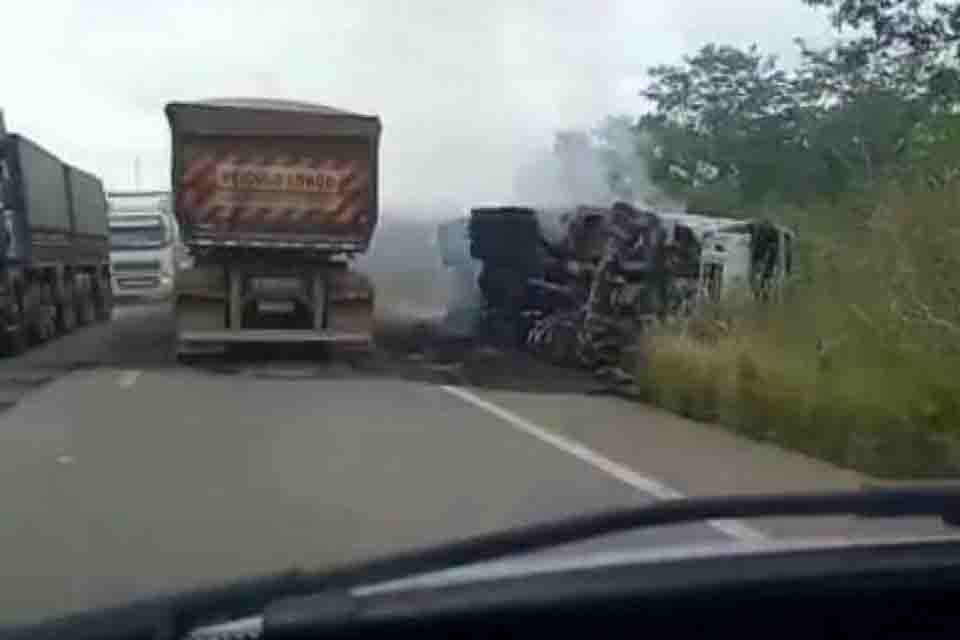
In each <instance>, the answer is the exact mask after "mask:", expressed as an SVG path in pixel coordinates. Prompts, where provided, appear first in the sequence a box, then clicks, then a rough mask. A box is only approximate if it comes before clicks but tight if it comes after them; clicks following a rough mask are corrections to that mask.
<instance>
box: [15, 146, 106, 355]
mask: <svg viewBox="0 0 960 640" xmlns="http://www.w3.org/2000/svg"><path fill="white" fill-rule="evenodd" d="M112 304H113V300H112V296H111V292H110V246H109V232H108V227H107V199H106V196H105V194H104V190H103V184H102V183H101V181H100V179H99V178H97V177H95V176H93V175H91V174H89V173H86V172H84V171H81V170H80V169H77V168H76V167H72V166H70V165H68V164H65V163H63V162H62V161H60V159H59V158H57V157H56V156H55V155H53V154H52V153H50V152H48V151H46V150H45V149H43V148H42V147H40V146H39V145H38V144H36V143H34V142H32V141H31V140H29V139H28V138H26V137H24V136H22V135H18V134H16V133H5V132H4V131H3V130H0V350H2V352H3V353H5V354H13V353H17V352H19V351H21V350H23V349H24V348H25V347H26V346H27V345H28V344H30V343H34V342H41V341H44V340H47V339H49V338H51V337H53V336H54V335H56V334H58V333H67V332H70V331H72V330H73V329H74V328H75V327H76V326H77V325H83V324H89V323H92V322H94V321H96V320H98V319H101V320H102V319H107V318H109V317H110V313H111V309H112Z"/></svg>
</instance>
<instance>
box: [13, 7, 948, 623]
mask: <svg viewBox="0 0 960 640" xmlns="http://www.w3.org/2000/svg"><path fill="white" fill-rule="evenodd" d="M67 4H69V6H67ZM48 5H49V3H22V6H18V10H17V12H15V13H16V20H15V21H14V22H15V25H13V26H15V28H7V29H5V30H4V35H3V42H4V45H5V51H9V52H16V56H17V58H18V59H20V58H22V59H23V60H24V61H26V60H29V61H30V64H7V65H4V70H3V74H2V76H3V84H2V86H4V87H8V86H9V87H17V90H16V91H9V92H4V96H3V97H4V101H3V105H2V106H3V110H4V111H3V113H4V115H5V118H6V125H5V126H6V129H7V130H8V133H9V134H11V135H9V136H5V137H4V139H3V150H4V163H5V164H4V166H5V167H6V169H5V171H4V174H5V177H6V179H7V184H8V186H7V188H5V189H4V190H3V191H4V194H3V195H4V203H3V205H4V206H5V207H6V209H7V213H6V214H5V223H4V229H5V230H4V231H3V233H0V236H2V237H0V248H2V245H3V244H4V243H5V242H6V241H7V240H9V244H10V246H12V247H14V248H16V249H17V251H16V254H17V255H18V256H22V257H21V258H18V259H17V260H16V261H15V264H14V263H13V262H9V261H8V262H7V263H5V264H6V266H7V267H9V268H8V269H7V270H6V271H4V276H3V278H0V338H3V339H2V340H0V356H2V357H0V364H2V366H0V469H2V471H3V479H2V482H0V550H2V555H3V561H2V563H0V566H2V569H3V570H2V572H0V627H2V626H3V624H4V623H5V622H6V620H5V618H8V617H9V618H10V619H26V618H38V617H44V616H49V615H54V614H55V613H58V612H62V611H66V610H75V609H83V608H90V607H98V606H106V605H112V604H117V603H119V602H120V601H122V600H127V599H129V598H133V597H136V596H140V595H147V594H154V593H158V592H161V591H176V590H179V589H184V588H189V587H194V586H198V585H212V584H221V583H223V582H225V581H228V580H231V579H234V578H241V577H248V576H252V575H258V574H262V573H268V572H274V571H279V570H283V569H287V568H290V567H304V568H309V569H323V568H330V567H333V566H338V565H341V564H346V563H350V562H353V561H360V560H369V559H372V558H375V557H381V556H387V555H391V554H395V553H398V552H400V551H409V550H413V549H417V548H426V547H430V546H431V545H436V544H440V543H444V542H450V541H452V540H457V539H461V538H464V537H467V536H471V535H476V534H479V533H486V532H491V531H495V530H500V529H505V528H511V527H519V526H523V525H529V524H533V523H541V522H548V521H552V520H555V519H558V518H561V517H566V516H582V515H584V514H587V513H591V512H593V511H597V510H602V509H611V508H616V507H623V506H636V505H645V504H656V503H659V502H661V501H663V500H667V499H674V498H683V497H705V496H714V495H717V494H724V495H727V494H732V495H735V496H742V495H748V494H757V493H764V494H771V493H772V494H775V495H783V494H787V493H793V492H813V491H816V492H837V491H844V490H853V489H857V488H859V487H863V486H866V485H876V484H886V483H890V484H894V485H897V486H899V485H900V484H902V483H916V482H924V483H936V482H942V481H950V480H956V479H958V478H960V377H958V376H957V373H958V372H960V251H958V247H960V244H958V239H960V214H958V205H957V194H958V186H960V170H958V167H960V164H958V158H960V71H958V70H960V60H958V55H957V45H958V43H960V2H957V1H950V2H932V1H931V2H914V1H912V0H764V1H760V0H752V1H747V0H743V1H734V2H717V1H716V0H669V1H668V0H647V1H646V2H636V1H631V0H605V1H604V2H600V3H575V2H560V1H559V0H557V1H555V2H526V1H524V0H495V1H494V2H489V3H449V2H448V3H440V2H439V1H438V0H422V1H421V2H417V3H407V2H404V3H387V2H374V1H373V0H356V2H349V3H324V9H323V13H322V16H321V19H317V17H318V16H317V10H316V9H315V7H314V6H313V4H311V3H309V2H307V1H306V0H281V1H280V2H279V3H245V2H241V3H228V2H227V1H226V0H210V2H206V3H193V4H189V6H188V5H186V4H185V5H182V6H181V5H180V4H175V5H172V4H170V3H144V5H143V6H140V7H138V10H137V11H134V10H132V9H126V8H124V7H125V5H121V3H118V2H109V3H64V6H60V4H57V3H54V5H55V6H54V5H49V6H48ZM74 5H76V6H74ZM81 5H82V6H81ZM88 5H89V6H88ZM195 5H196V6H195ZM7 13H9V12H2V11H0V15H4V16H5V15H6V14H7ZM7 22H8V23H9V22H10V20H8V21H7ZM145 57H147V58H148V61H149V65H146V64H145V63H144V59H145ZM51 78H57V79H63V78H66V79H68V80H69V82H68V83H67V84H66V85H64V86H63V87H62V90H61V89H60V87H59V84H58V88H57V89H53V88H52V87H51V83H50V79H51ZM54 93H57V94H58V95H57V96H54V95H53V94H54ZM7 94H9V95H7ZM61 94H62V95H61ZM14 134H15V135H14ZM105 203H106V205H105ZM7 236H9V238H6V237H7ZM4 238H6V240H4ZM149 250H155V251H153V252H151V251H149ZM111 254H112V257H113V260H112V261H111ZM11 265H12V266H11ZM957 531H960V530H954V529H946V528H945V527H944V526H943V525H942V523H940V522H939V520H937V519H936V518H916V517H913V516H909V517H897V518H872V519H869V520H868V519H865V518H857V517H848V516H846V515H841V516H832V517H829V518H819V517H813V516H811V517H789V518H773V519H771V518H762V517H753V516H752V515H751V516H750V517H744V518H741V519H739V520H738V519H734V520H727V519H723V518H721V519H719V520H712V519H708V520H700V521H693V522H687V523H684V524H683V525H679V526H670V527H654V528H639V529H636V530H632V531H629V532H622V533H617V534H614V535H607V536H603V537H601V538H599V539H598V540H591V541H587V542H582V543H580V542H577V543H575V544H569V545H566V546H564V547H563V548H560V549H552V550H550V551H549V552H547V553H544V554H542V555H537V556H536V559H537V560H541V559H543V558H552V557H558V555H564V554H566V556H565V557H569V556H572V555H580V556H585V555H588V554H592V553H595V552H611V553H614V554H617V553H624V554H629V553H632V552H634V551H638V550H643V551H645V552H648V553H650V552H652V551H653V550H659V549H665V548H668V547H669V548H671V549H673V550H674V551H676V550H677V549H686V548H688V547H692V546H711V545H717V546H723V545H728V544H736V545H744V546H748V545H750V544H751V543H753V542H756V541H758V540H761V541H764V542H770V543H780V542H785V541H797V540H806V539H817V540H822V539H824V538H833V539H838V538H844V539H851V540H865V539H869V538H877V537H888V536H900V537H911V536H928V535H941V534H951V535H952V534H953V533H955V532H957ZM735 571H736V569H735V568H731V572H735Z"/></svg>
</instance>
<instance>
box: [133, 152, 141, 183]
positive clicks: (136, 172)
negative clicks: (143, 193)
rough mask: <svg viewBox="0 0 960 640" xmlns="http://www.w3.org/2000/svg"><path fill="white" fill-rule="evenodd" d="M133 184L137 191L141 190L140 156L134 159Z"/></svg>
mask: <svg viewBox="0 0 960 640" xmlns="http://www.w3.org/2000/svg"><path fill="white" fill-rule="evenodd" d="M133 185H134V188H135V189H136V190H137V191H140V156H136V157H135V158H134V159H133Z"/></svg>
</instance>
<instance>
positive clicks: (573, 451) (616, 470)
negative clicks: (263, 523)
mask: <svg viewBox="0 0 960 640" xmlns="http://www.w3.org/2000/svg"><path fill="white" fill-rule="evenodd" d="M440 388H441V389H443V390H444V391H445V392H447V393H449V394H451V395H453V396H456V397H457V398H460V399H461V400H463V401H464V402H466V403H468V404H471V405H473V406H474V407H476V408H477V409H480V410H482V411H485V412H487V413H489V414H491V415H493V416H496V417H497V418H500V419H501V420H503V421H504V422H506V423H507V424H509V425H510V426H512V427H513V428H515V429H517V430H518V431H522V432H523V433H526V434H527V435H531V436H533V437H534V438H537V439H538V440H540V441H542V442H545V443H547V444H549V445H552V446H553V447H555V448H557V449H559V450H561V451H563V452H564V453H567V454H569V455H571V456H573V457H575V458H577V459H579V460H581V461H582V462H586V463H587V464H589V465H590V466H592V467H593V468H595V469H598V470H600V471H602V472H604V473H606V474H607V475H608V476H611V477H613V478H616V479H617V480H619V481H620V482H623V483H624V484H626V485H628V486H630V487H633V488H634V489H637V490H638V491H641V492H643V493H646V494H649V495H651V496H653V497H655V498H658V499H660V500H670V499H676V498H683V497H684V494H683V493H681V492H680V491H677V490H676V489H674V488H672V487H669V486H667V485H665V484H663V483H662V482H660V481H659V480H656V479H654V478H651V477H649V476H645V475H642V474H639V473H637V472H636V471H634V470H633V469H630V468H629V467H626V466H624V465H622V464H620V463H619V462H615V461H613V460H611V459H610V458H607V457H606V456H604V455H601V454H600V453H597V452H596V451H594V450H593V449H590V448H589V447H587V446H586V445H584V444H582V443H580V442H577V441H576V440H572V439H570V438H567V437H564V436H561V435H558V434H557V433H554V432H553V431H551V430H549V429H546V428H544V427H542V426H540V425H538V424H536V423H534V422H531V421H530V420H527V419H526V418H524V417H522V416H520V415H517V414H516V413H514V412H512V411H510V410H509V409H505V408H503V407H501V406H499V405H497V404H494V403H492V402H490V401H488V400H484V399H483V398H481V397H480V396H478V395H476V394H474V393H471V392H470V391H468V390H466V389H465V388H463V387H454V386H451V385H442V386H441V387H440ZM708 524H709V525H710V526H711V527H713V528H714V529H716V530H717V531H720V532H721V533H724V534H726V535H728V536H730V537H732V538H735V539H737V540H739V541H740V542H746V543H763V542H766V541H767V536H766V535H764V534H763V533H761V532H760V531H757V530H756V529H754V528H753V527H751V526H749V525H746V524H744V523H742V522H740V521H738V520H710V521H708Z"/></svg>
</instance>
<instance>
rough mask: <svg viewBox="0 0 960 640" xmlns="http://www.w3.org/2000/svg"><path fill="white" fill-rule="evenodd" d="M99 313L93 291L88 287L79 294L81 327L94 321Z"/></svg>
mask: <svg viewBox="0 0 960 640" xmlns="http://www.w3.org/2000/svg"><path fill="white" fill-rule="evenodd" d="M96 315H97V309H96V305H95V303H94V301H93V291H91V290H89V289H87V290H85V291H83V292H82V293H80V294H79V295H78V296H77V324H79V325H80V326H81V327H83V326H86V325H88V324H90V323H92V322H93V321H94V319H95V318H96Z"/></svg>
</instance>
